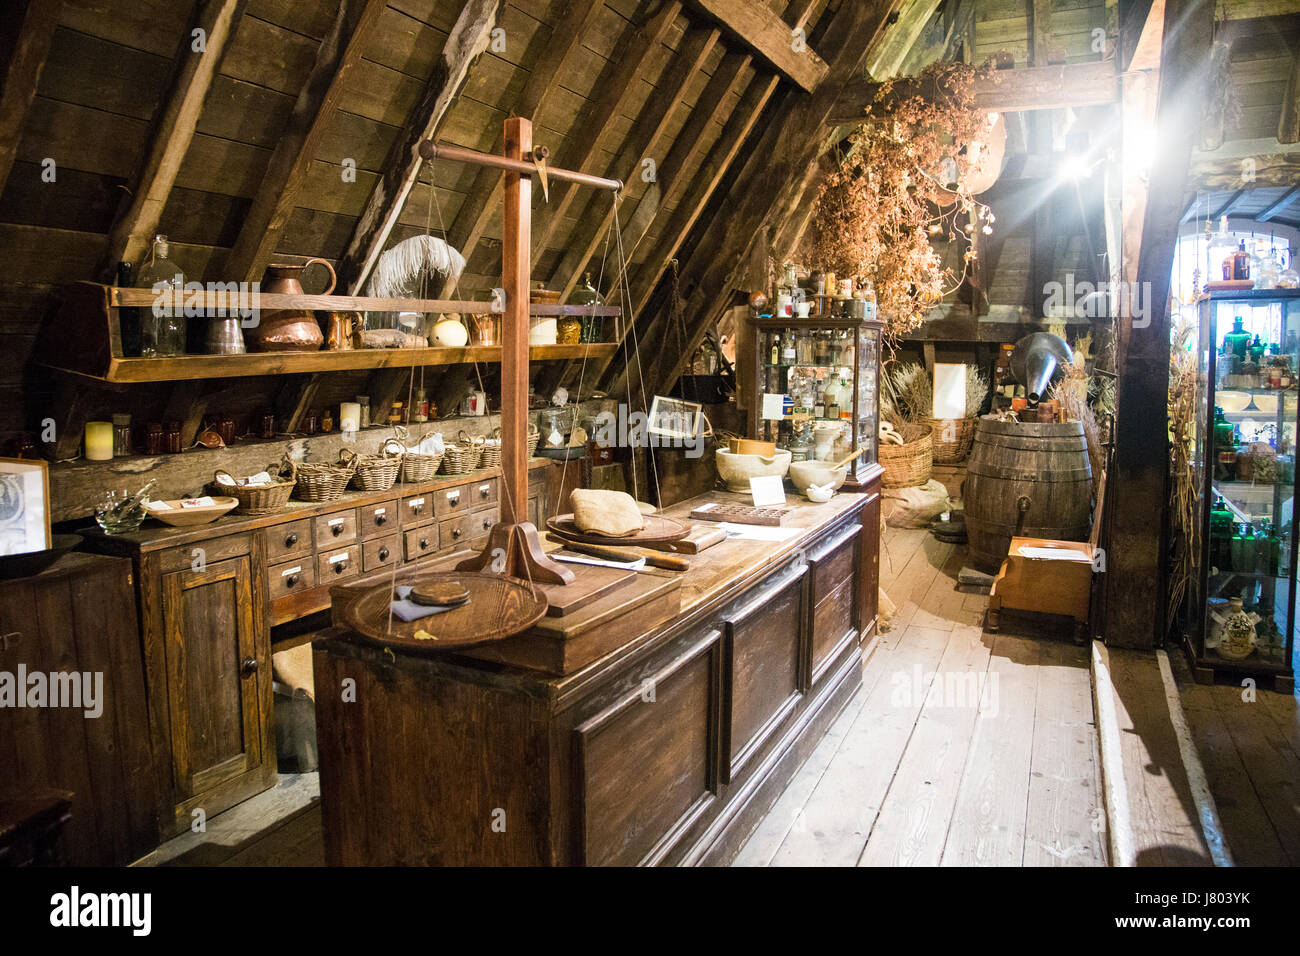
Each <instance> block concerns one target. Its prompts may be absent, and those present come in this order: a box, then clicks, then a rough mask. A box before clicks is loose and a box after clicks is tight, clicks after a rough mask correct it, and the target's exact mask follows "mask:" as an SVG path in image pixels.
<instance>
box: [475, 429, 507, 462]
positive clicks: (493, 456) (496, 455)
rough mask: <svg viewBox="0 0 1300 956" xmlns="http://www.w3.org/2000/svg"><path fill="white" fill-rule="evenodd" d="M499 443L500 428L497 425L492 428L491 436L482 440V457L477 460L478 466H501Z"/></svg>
mask: <svg viewBox="0 0 1300 956" xmlns="http://www.w3.org/2000/svg"><path fill="white" fill-rule="evenodd" d="M501 445H502V442H501V429H500V428H499V427H498V428H496V429H494V430H493V432H492V437H491V438H488V439H486V440H485V441H484V442H483V457H482V459H481V460H480V461H479V467H480V468H500V467H501Z"/></svg>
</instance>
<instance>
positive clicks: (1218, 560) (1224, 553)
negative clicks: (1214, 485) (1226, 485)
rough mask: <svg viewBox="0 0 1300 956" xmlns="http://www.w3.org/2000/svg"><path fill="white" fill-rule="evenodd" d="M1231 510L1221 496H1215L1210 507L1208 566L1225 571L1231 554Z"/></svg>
mask: <svg viewBox="0 0 1300 956" xmlns="http://www.w3.org/2000/svg"><path fill="white" fill-rule="evenodd" d="M1231 543H1232V512H1231V511H1229V510H1228V506H1227V505H1226V504H1224V501H1223V499H1222V498H1221V497H1219V496H1217V495H1216V496H1215V498H1214V507H1213V508H1211V509H1210V566H1211V567H1213V568H1218V569H1219V570H1220V571H1227V570H1228V565H1229V562H1230V561H1231V555H1230V554H1229V548H1230V546H1231Z"/></svg>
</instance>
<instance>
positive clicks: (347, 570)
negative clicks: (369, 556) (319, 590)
mask: <svg viewBox="0 0 1300 956" xmlns="http://www.w3.org/2000/svg"><path fill="white" fill-rule="evenodd" d="M360 573H361V549H360V548H358V547H357V546H356V545H355V544H353V545H349V546H348V547H346V548H329V549H322V550H321V552H320V554H318V555H317V556H316V578H317V580H318V581H319V582H320V584H321V585H328V584H332V583H333V582H335V581H342V580H344V579H346V578H350V577H352V576H353V575H356V574H360Z"/></svg>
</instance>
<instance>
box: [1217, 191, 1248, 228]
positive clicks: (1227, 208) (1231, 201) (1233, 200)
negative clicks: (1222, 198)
mask: <svg viewBox="0 0 1300 956" xmlns="http://www.w3.org/2000/svg"><path fill="white" fill-rule="evenodd" d="M1244 195H1246V190H1244V189H1238V190H1237V191H1236V192H1234V193H1233V194H1232V195H1231V196H1229V197H1228V200H1227V202H1225V203H1224V204H1223V205H1222V206H1220V207H1219V208H1218V209H1216V210H1214V212H1212V213H1211V214H1210V219H1211V220H1212V221H1213V222H1218V221H1219V219H1220V218H1221V217H1223V216H1226V215H1228V214H1229V213H1231V212H1232V210H1234V209H1236V208H1237V203H1239V202H1241V197H1242V196H1244Z"/></svg>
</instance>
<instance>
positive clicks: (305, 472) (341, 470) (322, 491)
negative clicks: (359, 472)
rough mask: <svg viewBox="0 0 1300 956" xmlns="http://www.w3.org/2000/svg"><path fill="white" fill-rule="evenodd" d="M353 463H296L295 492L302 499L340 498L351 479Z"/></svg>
mask: <svg viewBox="0 0 1300 956" xmlns="http://www.w3.org/2000/svg"><path fill="white" fill-rule="evenodd" d="M354 469H355V463H354V462H351V461H347V462H342V463H340V464H337V465H325V464H318V463H315V462H312V463H302V464H300V465H298V469H297V480H298V484H297V487H296V489H295V492H294V493H295V494H297V496H298V497H299V498H300V499H302V500H303V501H333V500H334V499H335V498H341V497H342V496H343V492H344V491H345V490H347V487H348V482H349V481H351V480H352V472H353V470H354Z"/></svg>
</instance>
